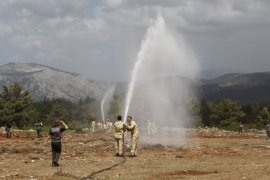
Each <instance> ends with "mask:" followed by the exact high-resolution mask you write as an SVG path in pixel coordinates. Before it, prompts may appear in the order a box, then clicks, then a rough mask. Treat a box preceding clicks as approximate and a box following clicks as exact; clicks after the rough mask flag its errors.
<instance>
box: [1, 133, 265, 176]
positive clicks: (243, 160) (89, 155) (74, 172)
mask: <svg viewBox="0 0 270 180" xmlns="http://www.w3.org/2000/svg"><path fill="white" fill-rule="evenodd" d="M154 136H156V137H155V138H158V137H157V135H154ZM143 138H144V136H143V135H142V137H141V139H143ZM148 138H149V137H148ZM63 140H64V142H63V152H62V155H61V160H60V164H61V166H60V167H59V168H56V167H51V152H50V143H48V144H47V145H46V146H43V143H44V138H43V139H37V138H35V132H27V133H25V132H20V133H17V134H16V135H15V136H13V137H12V138H11V139H6V138H5V137H4V136H2V137H0V144H1V146H0V179H125V180H126V179H151V180H152V179H154V180H156V179H207V180H209V179H219V180H220V179H224V180H225V179H226V180H227V179H235V180H239V179H269V176H270V165H269V160H270V141H268V140H266V139H265V137H263V136H258V135H255V134H252V133H249V134H245V133H244V134H243V135H237V133H231V134H225V135H218V136H216V135H215V134H211V133H201V132H197V131H195V130H194V131H190V132H189V134H187V137H186V143H185V144H184V145H182V146H179V147H177V146H163V145H160V144H155V145H147V144H142V143H140V145H139V151H138V157H136V158H132V157H128V154H129V153H128V148H126V150H127V152H126V153H125V157H115V156H114V153H115V152H114V144H113V143H114V141H113V135H112V134H105V133H102V132H99V133H90V132H88V133H82V134H78V133H73V132H65V134H64V137H63Z"/></svg>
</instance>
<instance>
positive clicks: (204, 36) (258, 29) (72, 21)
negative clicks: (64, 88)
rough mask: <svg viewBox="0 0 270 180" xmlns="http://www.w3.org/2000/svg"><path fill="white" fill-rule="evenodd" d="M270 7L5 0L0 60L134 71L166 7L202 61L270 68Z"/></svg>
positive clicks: (206, 0) (106, 75)
mask: <svg viewBox="0 0 270 180" xmlns="http://www.w3.org/2000/svg"><path fill="white" fill-rule="evenodd" d="M269 9H270V1H269V0H1V1H0V64H6V63H9V62H34V63H40V64H44V65H49V66H53V67H56V68H60V69H63V70H67V71H72V72H78V73H81V74H83V75H84V76H86V77H88V78H92V79H99V80H123V79H129V72H130V71H131V68H132V65H133V64H134V61H135V59H136V53H137V52H138V50H139V47H140V42H141V40H142V38H143V35H144V32H145V30H146V29H147V27H148V26H149V25H150V24H151V22H152V20H153V18H155V17H156V16H157V15H158V14H161V15H162V16H163V17H164V19H165V21H166V23H167V25H168V27H169V28H171V29H172V31H175V32H177V33H179V34H181V35H182V36H183V37H184V38H185V40H186V42H187V43H188V45H189V46H190V47H191V48H192V49H193V51H194V52H195V54H196V56H197V57H198V59H199V62H200V64H201V68H202V69H216V68H222V69H235V70H241V71H270V11H269ZM160 43H162V42H160Z"/></svg>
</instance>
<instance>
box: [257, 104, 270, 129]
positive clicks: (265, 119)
mask: <svg viewBox="0 0 270 180" xmlns="http://www.w3.org/2000/svg"><path fill="white" fill-rule="evenodd" d="M269 119H270V113H269V111H268V108H267V107H263V108H262V110H261V111H259V113H258V116H257V123H258V125H259V126H260V127H263V126H264V125H265V124H267V123H269Z"/></svg>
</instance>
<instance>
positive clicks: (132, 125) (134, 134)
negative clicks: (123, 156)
mask: <svg viewBox="0 0 270 180" xmlns="http://www.w3.org/2000/svg"><path fill="white" fill-rule="evenodd" d="M127 123H128V124H127V130H128V131H130V133H131V157H136V156H137V144H138V140H139V128H138V125H137V123H136V122H135V121H134V120H132V117H131V116H128V117H127Z"/></svg>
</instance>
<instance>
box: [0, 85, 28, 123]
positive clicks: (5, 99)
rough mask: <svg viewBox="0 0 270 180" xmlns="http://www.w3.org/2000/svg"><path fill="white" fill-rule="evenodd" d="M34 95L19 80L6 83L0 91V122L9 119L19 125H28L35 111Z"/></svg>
mask: <svg viewBox="0 0 270 180" xmlns="http://www.w3.org/2000/svg"><path fill="white" fill-rule="evenodd" d="M32 103H33V100H32V97H31V95H30V94H29V92H28V91H27V90H26V89H24V88H23V87H22V86H21V85H20V84H19V83H18V82H15V83H13V84H10V85H4V86H3V91H2V92H1V93H0V104H1V105H0V123H1V124H5V123H6V122H7V121H9V122H11V123H14V124H15V125H16V126H17V127H19V128H20V127H23V126H26V125H27V124H28V122H29V120H30V119H31V114H32V113H33V108H32Z"/></svg>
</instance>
